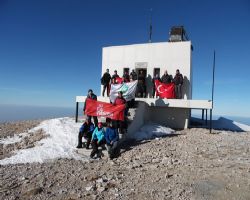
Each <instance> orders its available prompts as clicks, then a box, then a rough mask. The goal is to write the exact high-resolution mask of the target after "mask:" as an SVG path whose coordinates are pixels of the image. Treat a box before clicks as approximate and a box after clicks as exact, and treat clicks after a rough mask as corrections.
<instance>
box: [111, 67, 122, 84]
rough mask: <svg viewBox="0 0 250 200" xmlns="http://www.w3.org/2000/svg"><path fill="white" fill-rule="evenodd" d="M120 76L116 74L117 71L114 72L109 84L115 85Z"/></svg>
mask: <svg viewBox="0 0 250 200" xmlns="http://www.w3.org/2000/svg"><path fill="white" fill-rule="evenodd" d="M119 77H120V76H119V75H118V74H117V70H115V71H114V74H113V75H112V77H111V83H112V84H117V81H116V79H117V78H119Z"/></svg>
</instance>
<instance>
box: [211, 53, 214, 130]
mask: <svg viewBox="0 0 250 200" xmlns="http://www.w3.org/2000/svg"><path fill="white" fill-rule="evenodd" d="M214 74H215V50H214V61H213V82H212V109H213V107H214ZM212 109H210V133H212V126H213V124H212Z"/></svg>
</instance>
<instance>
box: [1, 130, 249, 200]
mask: <svg viewBox="0 0 250 200" xmlns="http://www.w3.org/2000/svg"><path fill="white" fill-rule="evenodd" d="M7 129H8V128H6V130H7ZM2 131H3V128H2V126H1V135H2ZM21 132H22V131H21ZM208 133H209V131H208V130H206V129H200V128H192V129H187V130H183V131H177V132H176V134H175V135H171V136H169V137H165V138H161V139H154V140H151V141H142V142H140V143H135V142H133V141H129V142H127V143H126V144H124V145H123V148H122V152H121V155H120V156H119V157H118V158H116V159H114V160H109V159H107V158H104V159H101V160H89V161H88V162H83V161H81V160H73V159H58V160H54V161H51V162H47V163H42V164H39V163H33V164H18V165H6V166H5V165H4V166H0V199H198V200H200V199H204V200H205V199H237V200H238V199H250V133H234V132H224V131H213V133H214V134H208ZM3 135H4V134H3ZM4 156H5V155H3V157H4Z"/></svg>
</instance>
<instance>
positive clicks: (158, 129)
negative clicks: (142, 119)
mask: <svg viewBox="0 0 250 200" xmlns="http://www.w3.org/2000/svg"><path fill="white" fill-rule="evenodd" d="M174 132H175V131H174V130H173V129H171V128H168V127H165V126H162V125H159V124H154V123H149V124H145V125H144V126H142V127H141V128H140V130H139V131H137V132H136V133H135V134H134V135H133V138H134V139H136V140H137V141H140V140H148V139H153V138H158V137H164V136H167V135H171V134H173V133H174Z"/></svg>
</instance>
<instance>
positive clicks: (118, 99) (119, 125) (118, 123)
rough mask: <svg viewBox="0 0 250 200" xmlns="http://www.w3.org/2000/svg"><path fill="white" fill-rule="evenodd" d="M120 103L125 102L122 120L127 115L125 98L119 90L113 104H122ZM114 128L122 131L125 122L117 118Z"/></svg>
mask: <svg viewBox="0 0 250 200" xmlns="http://www.w3.org/2000/svg"><path fill="white" fill-rule="evenodd" d="M122 104H125V110H124V120H125V116H127V115H126V113H127V108H126V100H125V99H124V98H123V96H122V91H119V92H118V97H116V99H115V101H114V103H113V105H122ZM116 128H119V132H120V133H124V128H125V123H124V122H123V121H120V120H117V121H116Z"/></svg>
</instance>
